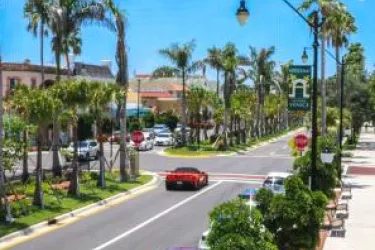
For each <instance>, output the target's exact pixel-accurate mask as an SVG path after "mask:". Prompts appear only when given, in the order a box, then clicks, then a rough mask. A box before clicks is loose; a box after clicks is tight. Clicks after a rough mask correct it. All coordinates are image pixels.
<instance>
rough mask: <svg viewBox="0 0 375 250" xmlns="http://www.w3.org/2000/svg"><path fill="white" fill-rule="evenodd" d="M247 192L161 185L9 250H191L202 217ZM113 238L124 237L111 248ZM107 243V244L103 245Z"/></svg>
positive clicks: (236, 187) (229, 186) (217, 185)
mask: <svg viewBox="0 0 375 250" xmlns="http://www.w3.org/2000/svg"><path fill="white" fill-rule="evenodd" d="M248 187H255V186H254V185H251V184H237V183H229V182H228V183H227V182H211V183H210V185H209V186H207V187H206V188H204V189H203V190H201V191H198V192H194V191H171V192H169V191H168V192H167V191H165V189H164V184H163V183H161V184H160V186H159V188H157V189H155V190H153V191H151V192H148V193H146V194H143V195H140V196H139V197H136V198H134V199H131V200H128V201H126V202H124V203H122V204H120V205H118V206H115V207H113V208H110V209H108V210H105V211H103V212H101V213H99V214H95V215H93V216H90V217H86V218H84V219H82V220H79V221H77V222H75V223H73V224H70V225H67V226H65V227H63V228H61V229H59V230H56V231H53V232H51V233H48V234H46V235H43V236H41V237H39V238H35V239H33V240H31V241H28V242H26V243H23V244H21V245H18V246H15V247H14V248H12V249H17V250H21V249H22V250H31V249H35V250H36V249H38V250H39V249H40V250H42V249H53V250H65V249H66V250H68V249H69V250H71V249H80V250H86V249H87V250H89V249H95V250H99V249H119V250H120V249H121V250H165V249H166V248H168V247H170V246H190V247H193V246H197V245H198V241H199V239H200V237H201V235H202V233H203V232H204V231H205V230H206V228H207V225H208V215H207V214H208V212H209V211H210V210H211V209H212V208H213V207H214V206H215V205H217V204H220V203H222V202H224V201H226V200H228V199H230V198H234V197H235V196H236V195H238V194H239V193H240V192H241V191H242V190H243V189H245V188H248ZM119 235H125V236H124V237H122V238H119V239H118V241H114V242H111V240H113V239H114V238H116V237H118V236H119ZM108 242H111V243H112V244H109V245H103V244H106V243H108Z"/></svg>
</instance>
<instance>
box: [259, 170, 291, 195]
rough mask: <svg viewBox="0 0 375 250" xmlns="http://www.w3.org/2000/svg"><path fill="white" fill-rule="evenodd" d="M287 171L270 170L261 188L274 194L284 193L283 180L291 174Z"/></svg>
mask: <svg viewBox="0 0 375 250" xmlns="http://www.w3.org/2000/svg"><path fill="white" fill-rule="evenodd" d="M291 175H292V173H288V172H271V173H269V174H268V175H267V178H266V179H265V180H264V182H263V188H265V189H268V190H271V191H272V192H273V193H274V194H284V193H285V190H284V180H285V179H286V178H288V177H289V176H291Z"/></svg>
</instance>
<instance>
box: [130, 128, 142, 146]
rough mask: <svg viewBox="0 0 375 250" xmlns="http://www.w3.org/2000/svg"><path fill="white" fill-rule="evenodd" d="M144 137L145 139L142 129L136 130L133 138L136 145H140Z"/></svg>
mask: <svg viewBox="0 0 375 250" xmlns="http://www.w3.org/2000/svg"><path fill="white" fill-rule="evenodd" d="M144 139H145V137H144V136H143V133H142V131H134V132H133V134H132V140H133V142H134V143H135V144H136V145H139V144H140V143H141V142H143V140H144Z"/></svg>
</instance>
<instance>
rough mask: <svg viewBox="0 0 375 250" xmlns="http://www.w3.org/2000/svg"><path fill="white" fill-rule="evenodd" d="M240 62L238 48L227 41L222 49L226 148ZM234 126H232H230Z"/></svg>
mask: <svg viewBox="0 0 375 250" xmlns="http://www.w3.org/2000/svg"><path fill="white" fill-rule="evenodd" d="M239 64H240V60H239V56H238V50H237V48H236V46H235V45H234V44H232V43H227V44H226V45H225V47H224V48H223V50H222V65H223V71H224V124H223V139H224V140H223V142H224V149H225V150H226V149H227V148H228V140H227V130H228V118H229V115H230V109H231V96H232V94H233V92H234V90H235V88H236V83H237V78H236V70H237V67H238V66H239ZM230 127H232V126H230ZM231 142H232V140H231Z"/></svg>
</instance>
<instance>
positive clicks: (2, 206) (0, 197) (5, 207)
mask: <svg viewBox="0 0 375 250" xmlns="http://www.w3.org/2000/svg"><path fill="white" fill-rule="evenodd" d="M2 151H3V74H2V61H1V57H0V152H2ZM0 210H1V211H5V213H4V215H5V218H4V220H5V222H7V223H10V222H12V221H13V218H12V213H11V211H10V205H9V202H8V197H7V194H6V189H5V169H4V165H3V161H0Z"/></svg>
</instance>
